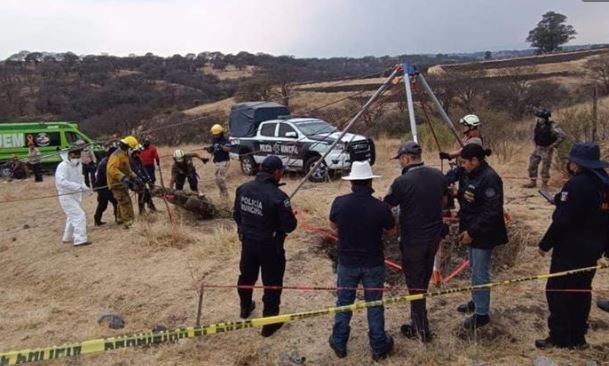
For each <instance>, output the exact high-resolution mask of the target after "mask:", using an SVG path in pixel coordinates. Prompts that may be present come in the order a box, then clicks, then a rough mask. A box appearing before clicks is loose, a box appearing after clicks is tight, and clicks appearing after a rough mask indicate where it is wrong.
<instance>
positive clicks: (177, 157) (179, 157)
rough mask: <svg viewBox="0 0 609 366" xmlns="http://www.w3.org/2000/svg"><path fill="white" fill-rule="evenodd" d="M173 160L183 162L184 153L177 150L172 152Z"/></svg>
mask: <svg viewBox="0 0 609 366" xmlns="http://www.w3.org/2000/svg"><path fill="white" fill-rule="evenodd" d="M173 159H174V160H175V161H182V160H184V151H182V150H180V149H177V150H176V151H174V152H173Z"/></svg>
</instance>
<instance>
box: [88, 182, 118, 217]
mask: <svg viewBox="0 0 609 366" xmlns="http://www.w3.org/2000/svg"><path fill="white" fill-rule="evenodd" d="M108 202H110V203H112V208H114V221H116V218H117V214H118V209H117V207H116V205H117V203H116V200H115V199H114V196H113V195H112V191H110V190H109V189H107V188H102V189H100V190H98V191H97V208H96V209H95V215H94V216H93V217H94V218H95V222H96V223H97V222H100V221H101V220H102V216H103V215H104V212H105V211H106V209H107V208H108Z"/></svg>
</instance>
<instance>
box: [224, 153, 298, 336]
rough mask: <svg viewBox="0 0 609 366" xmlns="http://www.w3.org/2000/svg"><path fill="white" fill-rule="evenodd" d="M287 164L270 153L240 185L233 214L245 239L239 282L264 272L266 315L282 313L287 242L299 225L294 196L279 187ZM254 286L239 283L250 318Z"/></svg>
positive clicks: (268, 329) (267, 331) (267, 332)
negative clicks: (292, 204) (280, 304)
mask: <svg viewBox="0 0 609 366" xmlns="http://www.w3.org/2000/svg"><path fill="white" fill-rule="evenodd" d="M283 169H284V168H283V164H282V162H281V159H279V158H278V157H277V156H274V155H270V156H268V157H266V158H265V159H264V161H263V162H262V164H261V165H260V172H259V173H258V174H257V175H256V178H255V179H254V180H253V181H250V182H248V183H245V184H243V185H241V186H240V187H239V188H237V193H236V197H235V205H234V208H233V218H234V219H235V222H237V226H238V230H239V238H240V239H241V261H240V262H239V269H240V271H241V274H240V275H239V280H238V283H237V284H238V285H239V286H253V285H255V284H256V281H257V280H258V272H262V284H263V285H264V286H277V287H279V289H265V290H264V296H263V297H262V302H263V303H264V309H263V311H262V315H263V316H272V315H277V314H279V303H280V300H281V286H283V274H284V272H285V250H284V249H283V242H284V240H285V238H286V236H287V234H288V233H290V232H292V231H294V229H296V224H297V222H296V217H295V216H294V212H293V211H292V206H291V205H290V199H289V197H288V195H287V194H285V192H283V191H282V190H280V189H279V181H280V180H281V178H282V177H283ZM252 292H253V290H252V289H251V288H243V287H239V289H238V293H239V298H240V300H241V318H243V319H246V318H248V317H249V316H250V314H251V313H252V310H254V307H255V305H254V302H253V301H252ZM282 325H283V323H279V324H270V325H265V326H263V327H262V332H261V334H262V336H263V337H269V336H271V335H272V334H273V333H275V331H277V329H279V328H281V326H282Z"/></svg>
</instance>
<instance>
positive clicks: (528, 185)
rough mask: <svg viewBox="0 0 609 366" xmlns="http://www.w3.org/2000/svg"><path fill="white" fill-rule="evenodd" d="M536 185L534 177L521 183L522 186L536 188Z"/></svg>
mask: <svg viewBox="0 0 609 366" xmlns="http://www.w3.org/2000/svg"><path fill="white" fill-rule="evenodd" d="M536 187H537V181H536V180H535V179H531V181H530V182H529V183H527V184H523V185H522V188H536Z"/></svg>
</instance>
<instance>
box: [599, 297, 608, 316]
mask: <svg viewBox="0 0 609 366" xmlns="http://www.w3.org/2000/svg"><path fill="white" fill-rule="evenodd" d="M596 306H598V307H599V309H601V310H602V311H606V312H608V313H609V300H602V299H599V300H598V301H597V302H596Z"/></svg>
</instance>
